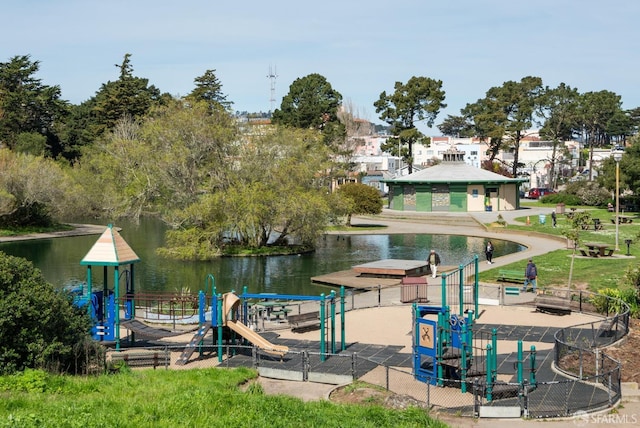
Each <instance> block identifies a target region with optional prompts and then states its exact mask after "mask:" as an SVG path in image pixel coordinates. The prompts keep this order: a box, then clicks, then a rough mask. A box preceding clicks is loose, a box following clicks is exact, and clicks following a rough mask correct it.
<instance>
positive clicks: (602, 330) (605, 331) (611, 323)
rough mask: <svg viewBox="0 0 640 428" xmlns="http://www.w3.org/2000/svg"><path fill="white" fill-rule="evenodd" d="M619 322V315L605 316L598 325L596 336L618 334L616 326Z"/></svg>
mask: <svg viewBox="0 0 640 428" xmlns="http://www.w3.org/2000/svg"><path fill="white" fill-rule="evenodd" d="M617 324H618V315H615V316H613V317H611V318H605V319H604V320H603V321H602V322H601V323H600V327H598V331H597V332H596V337H612V336H615V335H616V332H615V331H614V327H616V325H617Z"/></svg>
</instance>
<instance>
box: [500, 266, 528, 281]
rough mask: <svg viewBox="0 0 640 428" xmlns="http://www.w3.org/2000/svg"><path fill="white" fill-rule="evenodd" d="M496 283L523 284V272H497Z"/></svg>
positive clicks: (505, 270) (503, 270) (507, 270)
mask: <svg viewBox="0 0 640 428" xmlns="http://www.w3.org/2000/svg"><path fill="white" fill-rule="evenodd" d="M498 281H504V282H524V272H523V271H521V270H509V269H500V270H498Z"/></svg>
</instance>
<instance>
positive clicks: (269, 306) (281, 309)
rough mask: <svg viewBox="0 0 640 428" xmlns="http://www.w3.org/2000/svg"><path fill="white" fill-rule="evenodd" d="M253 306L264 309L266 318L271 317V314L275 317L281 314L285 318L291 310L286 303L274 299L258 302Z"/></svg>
mask: <svg viewBox="0 0 640 428" xmlns="http://www.w3.org/2000/svg"><path fill="white" fill-rule="evenodd" d="M255 306H256V307H257V308H258V309H262V310H264V311H265V312H266V315H267V318H268V319H271V317H272V316H275V317H276V319H279V318H280V316H281V315H282V316H284V319H287V316H288V314H289V312H291V308H289V307H288V306H287V303H285V302H278V301H275V300H267V301H264V302H260V303H258V304H256V305H255Z"/></svg>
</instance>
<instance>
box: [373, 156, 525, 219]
mask: <svg viewBox="0 0 640 428" xmlns="http://www.w3.org/2000/svg"><path fill="white" fill-rule="evenodd" d="M463 159H464V153H462V152H459V151H457V150H455V149H451V150H448V151H447V152H445V153H444V154H443V161H442V163H440V164H438V165H435V166H432V167H430V168H425V169H423V170H421V171H417V172H414V173H412V174H409V175H406V176H403V177H398V178H394V179H387V180H384V182H385V183H386V184H387V186H388V187H389V208H390V209H392V210H398V211H420V212H433V211H440V212H477V211H510V210H517V209H519V208H520V186H521V184H522V183H523V182H527V181H528V179H527V178H509V177H505V176H503V175H500V174H496V173H493V172H491V171H487V170H484V169H480V168H476V167H473V166H471V165H467V164H466V163H464V160H463Z"/></svg>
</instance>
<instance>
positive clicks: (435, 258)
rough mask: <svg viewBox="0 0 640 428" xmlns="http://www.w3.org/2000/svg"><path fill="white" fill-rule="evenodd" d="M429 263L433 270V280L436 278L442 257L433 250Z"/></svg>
mask: <svg viewBox="0 0 640 428" xmlns="http://www.w3.org/2000/svg"><path fill="white" fill-rule="evenodd" d="M427 262H429V269H431V278H435V277H436V275H437V273H438V266H439V265H440V256H439V255H438V253H436V250H431V252H430V253H429V258H428V259H427Z"/></svg>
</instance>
